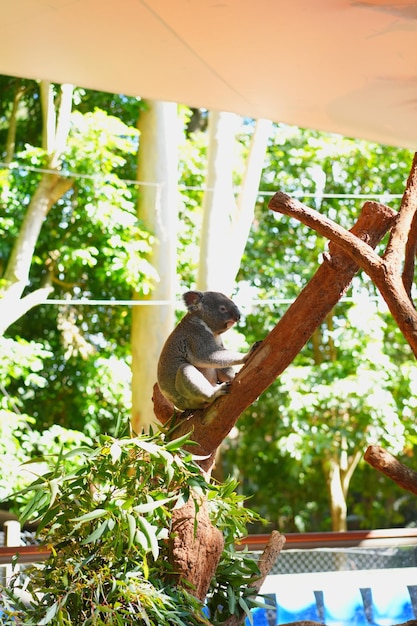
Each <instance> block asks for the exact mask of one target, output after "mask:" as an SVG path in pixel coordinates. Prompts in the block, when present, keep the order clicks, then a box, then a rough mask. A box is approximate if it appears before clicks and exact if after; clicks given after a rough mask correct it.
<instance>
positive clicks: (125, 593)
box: [14, 434, 258, 626]
mask: <svg viewBox="0 0 417 626" xmlns="http://www.w3.org/2000/svg"><path fill="white" fill-rule="evenodd" d="M185 441H186V438H184V437H183V438H180V439H177V440H173V441H167V440H165V437H164V435H163V434H157V435H154V434H151V435H149V436H145V435H143V436H141V437H136V438H128V437H122V438H113V437H110V436H102V437H101V438H100V439H99V440H98V441H97V442H96V443H95V444H92V445H85V446H80V447H77V448H73V449H72V450H71V451H69V452H66V453H62V454H60V455H58V457H57V458H55V459H54V463H53V464H52V465H51V469H50V471H49V472H48V473H46V474H44V475H42V476H39V477H38V479H37V480H36V481H35V482H34V483H33V484H32V485H30V486H29V487H28V488H27V489H25V490H24V491H23V495H24V494H25V492H26V493H30V494H31V497H30V499H29V501H28V502H27V504H26V506H25V508H24V510H23V511H22V521H25V520H28V519H32V520H36V521H37V522H38V535H39V539H40V541H41V542H42V543H44V544H46V545H48V546H49V547H50V549H51V554H50V556H49V558H48V559H47V560H46V561H45V562H44V563H43V564H42V565H38V566H33V567H31V568H30V569H29V570H26V571H25V578H26V580H25V589H26V591H27V592H29V594H30V596H31V603H30V606H29V607H24V606H23V605H22V604H21V603H19V601H18V600H17V599H16V598H15V599H14V601H15V608H17V609H20V611H21V613H20V614H21V617H22V623H24V624H25V625H27V626H35V625H36V626H44V625H46V624H51V625H57V626H58V625H65V626H66V625H69V624H74V625H75V624H76V625H77V626H81V625H84V626H90V625H91V626H93V625H94V626H99V625H104V624H111V625H120V626H125V625H128V624H132V625H133V624H136V625H143V626H153V625H155V626H168V625H169V626H193V625H198V624H200V625H201V624H207V623H208V622H207V619H206V618H205V617H204V613H203V606H202V604H201V602H199V601H198V600H197V599H196V598H195V597H193V596H192V595H191V593H190V592H189V591H188V590H186V589H184V588H181V587H176V586H174V584H173V583H172V582H170V575H171V574H172V570H171V567H170V563H169V541H168V540H169V535H170V520H171V514H172V510H173V508H174V507H180V506H182V505H183V504H184V503H185V502H186V501H187V500H188V499H189V498H190V497H193V498H195V499H196V501H197V504H196V510H197V508H198V500H199V499H201V498H207V499H208V501H209V509H210V512H211V517H212V520H213V522H214V523H215V524H216V525H217V526H218V527H219V528H220V529H221V530H222V531H223V532H224V535H225V546H226V547H225V551H224V553H223V557H222V560H221V563H220V564H219V568H218V572H217V574H216V577H215V579H214V580H213V581H212V587H211V589H210V593H209V595H208V600H207V607H206V609H205V611H206V612H207V610H208V611H209V613H210V616H211V617H210V623H211V624H215V625H216V624H221V623H223V621H224V619H226V618H227V617H228V616H229V615H230V614H233V613H235V614H237V613H238V612H239V611H240V610H242V609H246V610H249V607H250V606H251V602H252V599H251V597H250V592H249V591H248V590H247V585H248V582H250V579H251V578H253V577H256V575H257V572H258V570H257V566H256V564H255V563H254V561H253V560H252V559H250V558H249V557H248V556H247V555H245V554H244V553H236V552H235V551H234V548H233V546H234V542H235V541H236V539H237V538H238V537H240V536H242V535H243V534H246V523H248V522H250V521H251V519H252V518H253V517H256V516H255V514H253V513H252V512H250V511H248V510H247V509H244V508H243V506H242V502H241V498H240V497H238V496H237V495H236V494H235V493H234V488H235V486H236V484H235V483H234V482H233V481H230V482H229V483H226V484H225V485H220V486H217V485H213V484H210V483H208V482H207V481H206V480H205V479H204V477H203V476H202V474H201V472H200V469H199V467H198V466H197V465H196V464H195V463H194V461H193V459H192V455H191V454H190V453H188V452H184V451H183V449H182V445H183V444H184V443H185ZM75 457H80V458H81V459H82V464H81V465H80V466H79V469H74V467H73V466H72V467H71V461H72V459H73V458H75ZM69 464H70V465H69ZM69 467H70V469H68V468H69ZM171 580H172V578H171ZM18 581H19V577H18V575H17V576H16V583H17V584H18ZM23 616H24V617H23Z"/></svg>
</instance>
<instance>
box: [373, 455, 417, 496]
mask: <svg viewBox="0 0 417 626" xmlns="http://www.w3.org/2000/svg"><path fill="white" fill-rule="evenodd" d="M363 458H364V459H365V461H366V462H367V463H369V465H371V466H372V467H374V468H375V469H377V470H378V471H379V472H382V473H383V474H385V476H388V478H391V480H393V481H394V482H395V483H397V485H399V486H400V487H402V489H405V490H406V491H410V492H411V493H413V494H414V495H416V496H417V472H415V471H414V470H412V469H410V468H409V467H407V466H406V465H404V464H403V463H400V461H398V460H397V459H396V458H395V457H394V456H392V454H390V453H389V452H387V451H386V450H384V448H381V447H380V446H376V445H372V446H369V447H368V448H367V450H366V452H365V455H364V457H363Z"/></svg>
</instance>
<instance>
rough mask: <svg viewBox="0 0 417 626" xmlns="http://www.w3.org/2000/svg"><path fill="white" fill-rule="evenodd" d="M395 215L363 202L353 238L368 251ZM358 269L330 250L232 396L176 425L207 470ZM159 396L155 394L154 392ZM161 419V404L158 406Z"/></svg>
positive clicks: (239, 378)
mask: <svg viewBox="0 0 417 626" xmlns="http://www.w3.org/2000/svg"><path fill="white" fill-rule="evenodd" d="M394 218H395V212H394V211H392V210H391V209H389V208H388V207H384V206H383V205H380V204H377V203H375V202H368V203H365V205H364V207H363V209H362V213H361V215H360V217H359V219H358V221H357V223H356V224H355V226H354V227H353V228H352V231H351V234H350V236H351V237H354V239H355V240H358V241H360V240H359V239H357V238H358V237H360V239H361V240H362V241H363V240H364V239H366V240H367V242H368V243H367V244H363V245H366V247H367V248H369V250H371V249H372V248H371V247H374V246H376V245H377V243H378V242H379V241H380V240H381V239H382V237H383V236H384V235H385V233H386V232H387V231H388V230H389V228H390V227H391V226H392V223H393V220H394ZM357 270H358V265H357V264H356V263H355V262H354V261H353V260H352V259H351V257H350V256H349V255H347V254H345V253H344V252H343V250H341V249H340V247H338V246H335V245H332V244H331V245H330V246H329V254H327V255H326V257H325V260H324V262H323V264H322V265H321V267H320V268H319V269H318V271H317V272H316V274H315V276H314V277H313V278H312V279H311V281H310V282H309V283H308V285H307V286H306V287H305V288H304V289H303V290H302V292H301V293H300V295H299V296H298V298H297V300H295V302H294V303H293V304H292V305H291V307H290V308H289V309H288V311H287V312H286V313H285V315H284V316H283V317H282V318H281V320H280V321H279V322H278V324H277V325H276V326H275V328H274V329H273V330H272V331H271V333H269V335H268V336H267V337H266V339H265V340H264V341H263V342H262V344H261V345H260V347H259V348H258V349H257V350H256V351H255V352H254V353H253V355H252V357H251V358H250V360H249V361H248V362H247V364H246V365H245V366H244V367H243V368H242V369H241V370H240V372H239V373H238V375H237V376H236V378H235V380H234V381H233V384H232V391H231V393H230V394H229V395H227V396H223V397H221V398H219V399H218V400H216V402H214V403H213V404H212V405H210V406H209V407H208V409H206V410H205V411H204V412H203V411H196V412H195V413H194V414H193V415H190V416H187V418H186V419H183V420H182V423H180V424H179V425H178V428H177V430H176V431H175V434H176V435H178V436H179V435H180V434H183V433H186V432H191V431H192V433H193V434H192V439H193V440H194V441H196V442H197V443H198V446H196V450H195V451H196V454H202V455H204V454H205V455H208V456H209V457H210V458H209V459H207V461H205V462H202V463H201V465H202V467H204V469H208V467H209V466H210V463H211V461H212V457H213V454H214V452H215V450H216V448H217V447H218V446H219V445H220V444H221V442H222V441H223V439H224V438H225V437H226V436H227V435H228V433H229V432H230V430H231V429H232V428H233V426H234V424H235V423H236V421H237V419H238V418H239V416H240V415H241V413H242V412H243V411H244V410H245V409H246V408H247V407H248V406H250V405H251V404H252V403H253V402H254V401H255V400H256V398H257V397H258V396H259V395H260V394H261V393H262V392H263V391H264V390H265V389H266V388H267V387H269V385H270V384H271V383H272V382H273V381H274V380H275V379H276V378H277V376H279V374H281V373H282V372H283V371H284V370H285V368H286V367H287V366H288V365H289V364H290V363H291V362H292V361H293V359H294V358H295V356H296V355H297V354H298V352H299V351H300V350H301V348H302V347H303V346H304V344H305V343H306V342H307V341H308V339H309V338H310V337H311V335H312V334H313V332H314V330H315V328H317V326H319V325H320V324H321V322H322V321H323V320H324V319H325V317H326V315H328V313H329V312H330V311H331V310H332V308H333V307H334V306H335V304H336V303H337V302H338V301H339V299H340V298H341V297H342V295H343V294H344V292H345V290H346V288H347V287H348V286H349V284H350V281H351V280H352V278H353V276H354V275H355V273H356V272H357ZM155 395H156V394H155ZM155 413H156V415H157V417H158V406H157V403H155Z"/></svg>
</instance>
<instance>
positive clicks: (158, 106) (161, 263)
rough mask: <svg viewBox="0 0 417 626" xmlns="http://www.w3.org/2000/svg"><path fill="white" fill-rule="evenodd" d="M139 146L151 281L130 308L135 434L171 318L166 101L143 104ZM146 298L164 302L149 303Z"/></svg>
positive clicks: (171, 179) (173, 287)
mask: <svg viewBox="0 0 417 626" xmlns="http://www.w3.org/2000/svg"><path fill="white" fill-rule="evenodd" d="M138 127H139V130H140V149H139V152H138V169H137V178H138V181H139V197H138V216H139V218H140V219H141V220H142V221H143V223H144V224H145V225H146V227H147V229H148V230H149V231H150V232H152V234H153V242H152V251H151V252H150V254H149V262H150V264H151V265H152V267H153V269H154V272H155V278H156V277H157V278H156V280H155V282H154V285H153V287H152V289H150V290H149V291H148V293H146V292H145V293H144V292H143V291H142V292H141V293H139V294H138V293H137V294H136V297H137V298H138V297H139V298H143V297H146V298H147V300H148V306H134V307H133V310H132V331H131V347H132V348H131V349H132V423H131V425H132V430H133V432H136V433H140V432H141V430H142V429H143V428H145V429H146V428H147V427H149V424H151V423H152V422H153V421H154V416H153V410H152V387H153V384H154V382H155V380H156V366H157V362H158V357H159V354H160V352H161V350H162V346H163V344H164V342H165V339H166V337H167V336H168V335H169V333H170V332H171V330H172V328H173V326H174V322H175V318H174V315H175V307H174V304H173V303H174V301H175V298H176V293H177V277H176V276H177V274H176V261H177V231H178V227H177V222H178V198H177V187H178V163H177V161H178V156H177V154H178V143H179V139H180V119H179V116H178V113H177V105H176V104H175V103H172V102H152V101H148V102H147V103H146V110H144V111H142V112H141V114H140V117H139V122H138ZM152 300H159V301H164V303H163V304H160V305H159V306H152Z"/></svg>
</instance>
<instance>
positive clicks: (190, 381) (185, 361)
mask: <svg viewBox="0 0 417 626" xmlns="http://www.w3.org/2000/svg"><path fill="white" fill-rule="evenodd" d="M183 299H184V302H185V304H186V306H187V309H188V313H187V314H186V315H185V316H184V317H183V318H182V320H181V321H180V322H179V324H178V325H177V326H176V328H175V329H174V330H173V331H172V333H171V335H170V336H169V337H168V339H167V340H166V342H165V345H164V347H163V349H162V352H161V355H160V357H159V362H158V385H159V388H160V390H161V392H162V394H163V395H164V396H165V397H166V398H167V399H168V400H170V401H171V402H172V403H173V404H174V405H175V406H176V407H177V408H178V409H180V410H185V409H202V408H204V407H206V406H207V405H208V404H211V403H212V402H213V401H214V400H215V399H216V398H218V397H219V396H222V395H224V394H227V393H229V391H230V381H231V380H232V379H233V378H234V375H235V372H234V369H233V367H232V366H233V365H239V364H241V363H245V361H246V360H247V359H248V357H249V354H250V353H251V352H248V353H246V354H243V353H241V352H232V351H231V350H226V349H225V347H224V346H223V342H222V339H221V335H222V333H224V332H225V331H226V330H228V329H229V328H231V327H232V326H233V324H235V322H237V321H239V319H240V312H239V309H238V308H237V306H236V305H235V303H234V302H233V301H232V300H230V298H228V297H227V296H225V295H223V294H222V293H218V292H216V291H187V293H185V294H184V296H183Z"/></svg>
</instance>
